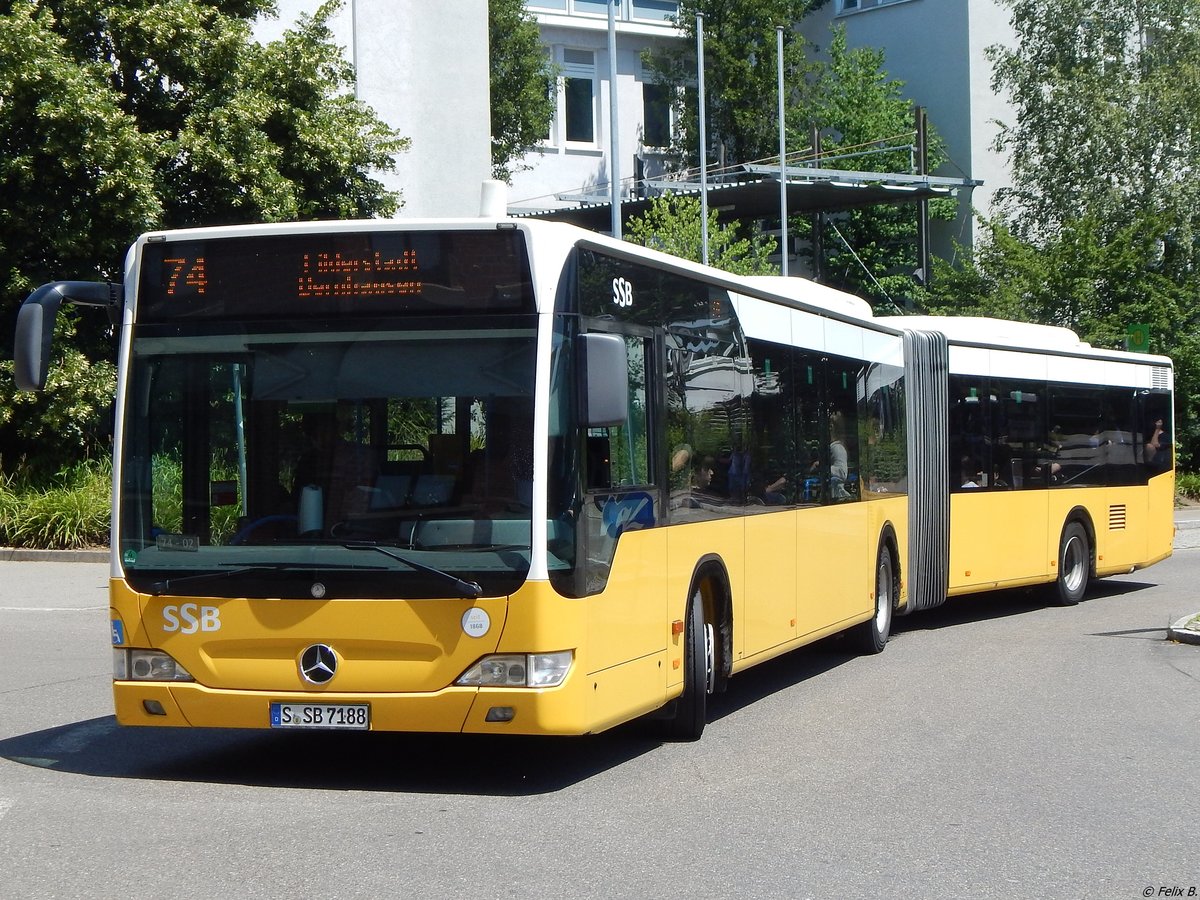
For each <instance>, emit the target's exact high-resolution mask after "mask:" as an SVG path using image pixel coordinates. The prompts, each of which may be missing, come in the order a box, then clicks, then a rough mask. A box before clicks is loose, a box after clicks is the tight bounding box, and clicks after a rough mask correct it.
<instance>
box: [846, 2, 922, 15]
mask: <svg viewBox="0 0 1200 900" xmlns="http://www.w3.org/2000/svg"><path fill="white" fill-rule="evenodd" d="M904 2H907V0H838V4H837V10H838V13H839V14H842V13H852V12H859V11H860V10H864V9H875V8H876V7H879V6H891V5H892V4H893V3H904Z"/></svg>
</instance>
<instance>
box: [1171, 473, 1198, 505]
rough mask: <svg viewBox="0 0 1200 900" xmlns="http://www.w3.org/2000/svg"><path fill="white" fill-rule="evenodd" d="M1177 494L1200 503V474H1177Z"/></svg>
mask: <svg viewBox="0 0 1200 900" xmlns="http://www.w3.org/2000/svg"><path fill="white" fill-rule="evenodd" d="M1175 493H1176V494H1178V495H1179V496H1181V497H1186V498H1187V499H1188V500H1197V501H1200V473H1197V472H1176V473H1175Z"/></svg>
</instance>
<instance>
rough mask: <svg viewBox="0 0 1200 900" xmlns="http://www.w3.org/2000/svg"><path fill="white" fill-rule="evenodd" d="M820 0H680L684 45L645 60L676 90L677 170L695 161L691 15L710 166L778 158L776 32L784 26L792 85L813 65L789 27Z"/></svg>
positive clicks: (696, 135) (786, 72) (786, 71)
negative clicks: (700, 46)
mask: <svg viewBox="0 0 1200 900" xmlns="http://www.w3.org/2000/svg"><path fill="white" fill-rule="evenodd" d="M826 2H827V0H741V2H738V3H728V2H725V0H681V2H680V4H679V15H678V17H677V22H678V24H679V29H680V31H681V32H682V33H683V36H684V40H683V41H681V42H680V43H678V44H674V45H671V46H670V47H667V48H664V49H663V50H661V51H659V52H658V53H654V54H650V55H648V56H647V58H646V59H647V64H648V65H649V66H650V68H651V70H652V71H653V72H654V73H655V77H656V78H657V79H658V80H659V81H660V82H661V83H663V84H666V85H670V86H672V87H674V88H676V89H677V90H676V96H677V98H678V100H677V102H676V107H675V118H676V122H677V140H676V142H675V146H674V148H673V149H674V150H675V153H676V156H677V158H678V162H679V164H680V165H687V166H694V165H697V164H698V161H699V151H698V147H699V119H698V112H697V103H696V90H695V87H696V14H697V13H702V14H703V16H704V78H705V93H706V106H707V117H708V123H707V133H708V139H709V145H710V147H711V148H712V151H711V152H712V156H711V157H710V159H709V163H710V164H711V163H714V162H716V163H721V162H725V163H747V162H752V161H754V160H759V159H766V158H768V157H772V156H774V157H778V155H779V125H778V121H779V116H778V99H777V98H778V74H777V72H778V63H777V60H776V41H777V38H776V28H777V27H778V26H783V28H784V33H783V40H784V45H783V57H784V77H785V79H786V83H787V84H788V85H791V86H795V85H796V84H798V83H801V82H803V80H804V79H805V78H806V77H807V74H808V73H809V72H810V71H811V70H812V68H813V64H812V63H811V62H810V61H809V60H808V59H807V51H808V48H807V46H806V43H805V41H804V39H803V37H801V36H800V35H799V34H798V33H797V32H796V31H795V30H794V29H793V27H792V26H793V25H794V24H795V23H796V22H799V21H800V20H801V19H803V18H804V17H805V16H807V15H808V14H809V13H810V12H812V11H813V10H814V9H818V8H819V7H821V6H823V5H825V3H826Z"/></svg>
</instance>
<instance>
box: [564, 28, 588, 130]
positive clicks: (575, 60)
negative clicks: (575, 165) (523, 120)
mask: <svg viewBox="0 0 1200 900" xmlns="http://www.w3.org/2000/svg"><path fill="white" fill-rule="evenodd" d="M563 104H564V106H563V123H564V126H565V134H564V137H565V138H566V141H567V143H568V144H588V145H592V146H594V145H595V143H596V55H595V53H593V52H592V51H591V50H573V49H570V48H567V49H565V50H563Z"/></svg>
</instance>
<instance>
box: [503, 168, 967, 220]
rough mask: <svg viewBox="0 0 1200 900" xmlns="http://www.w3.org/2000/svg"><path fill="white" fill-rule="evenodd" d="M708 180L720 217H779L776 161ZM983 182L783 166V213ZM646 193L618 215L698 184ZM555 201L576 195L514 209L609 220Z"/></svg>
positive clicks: (602, 209)
mask: <svg viewBox="0 0 1200 900" xmlns="http://www.w3.org/2000/svg"><path fill="white" fill-rule="evenodd" d="M721 178H722V180H718V181H709V184H708V203H709V208H710V209H713V210H716V212H717V217H718V219H719V220H721V221H732V220H747V219H771V218H776V219H777V218H778V217H779V193H780V192H779V168H778V166H775V167H772V166H745V167H743V169H742V171H740V172H738V173H737V174H736V175H725V176H721ZM981 184H983V182H982V181H976V180H974V179H970V178H945V177H941V176H935V175H911V174H903V173H888V172H851V171H846V170H842V169H811V168H801V167H796V166H789V167H788V169H787V204H788V214H789V215H803V214H812V213H816V212H836V211H839V210H846V209H855V208H858V207H862V206H874V205H876V204H900V203H917V202H919V201H921V200H933V199H936V198H940V197H953V196H955V195H956V194H957V193H958V192H959V191H960V190H964V189H965V190H970V189H972V188H975V187H978V186H979V185H981ZM643 186H644V189H645V193H646V196H644V197H640V198H636V199H630V200H625V201H622V203H621V219H622V222H627V221H628V220H629V219H631V218H634V217H636V216H640V215H642V214H644V213H645V212H646V211H647V210H648V209H649V208H650V203H651V201H652V199H653V198H654V197H657V196H659V195H661V194H665V193H668V192H670V193H675V194H680V195H683V196H691V197H698V196H700V185H699V184H698V183H697V182H691V181H668V180H650V181H646V182H643ZM559 199H560V200H568V199H570V200H576V201H577V202H578V205H577V206H569V207H560V208H558V209H547V210H539V211H536V212H524V213H514V215H516V216H518V217H525V218H536V219H546V220H549V221H554V222H569V223H571V224H572V225H579V226H581V227H583V228H587V229H589V230H592V231H605V230H607V228H608V227H609V226H610V223H611V219H612V216H611V206H610V204H609V203H608V202H607V201H600V200H596V201H589V200H588V199H586V197H583V196H580V195H576V196H575V197H571V196H569V195H559Z"/></svg>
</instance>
